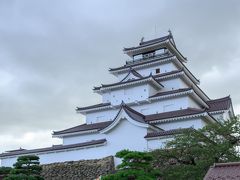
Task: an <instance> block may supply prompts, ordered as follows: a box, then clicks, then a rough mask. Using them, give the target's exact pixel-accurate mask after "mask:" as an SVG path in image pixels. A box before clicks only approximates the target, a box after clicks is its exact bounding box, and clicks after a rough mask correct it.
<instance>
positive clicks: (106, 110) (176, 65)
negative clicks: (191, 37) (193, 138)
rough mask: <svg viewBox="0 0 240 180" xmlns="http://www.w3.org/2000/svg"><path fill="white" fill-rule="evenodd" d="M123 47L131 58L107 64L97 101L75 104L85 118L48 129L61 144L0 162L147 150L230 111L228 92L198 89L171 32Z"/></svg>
mask: <svg viewBox="0 0 240 180" xmlns="http://www.w3.org/2000/svg"><path fill="white" fill-rule="evenodd" d="M123 51H124V53H125V54H126V55H128V56H129V57H130V59H131V60H130V61H127V62H126V63H125V64H124V65H123V66H120V67H117V68H110V69H109V72H110V73H111V74H112V75H114V76H116V78H117V81H116V82H115V83H112V84H102V85H101V86H97V87H94V88H93V91H94V92H95V93H98V94H99V95H101V96H102V103H100V104H95V105H92V106H87V107H78V108H77V109H76V111H77V113H81V114H83V115H85V116H86V123H85V124H82V125H79V126H76V127H72V128H68V129H65V130H61V131H55V132H53V137H57V138H62V139H63V144H62V145H60V146H53V147H49V148H42V149H35V150H25V149H21V150H17V151H8V152H6V153H3V154H1V155H0V158H1V160H2V165H11V163H12V162H13V161H14V160H15V159H16V157H18V156H20V155H25V154H37V155H39V156H40V161H41V163H52V162H61V161H70V160H80V159H94V158H102V157H106V156H109V155H115V153H116V152H118V151H120V150H123V149H130V150H136V151H151V150H153V149H156V148H161V147H163V146H164V142H166V141H167V140H169V139H171V138H172V136H173V135H175V134H177V133H181V131H182V130H183V129H186V128H195V129H198V128H202V127H203V126H205V125H206V124H209V123H218V121H224V120H225V119H228V118H230V117H233V116H234V112H233V107H232V103H231V99H230V97H229V96H227V97H224V98H220V99H214V100H212V99H210V98H209V97H208V96H207V95H206V94H205V93H204V92H203V91H202V90H201V89H200V87H199V84H200V81H199V80H198V79H197V78H196V77H195V76H194V75H193V73H192V72H191V71H190V70H189V69H188V68H187V67H186V63H187V59H186V58H185V57H184V56H183V55H182V54H181V53H180V52H179V50H178V49H177V47H176V44H175V42H174V38H173V36H172V34H171V32H169V34H168V35H166V36H164V37H161V38H157V39H153V40H149V41H144V40H143V39H142V40H141V42H140V43H139V45H138V46H136V47H130V48H124V50H123Z"/></svg>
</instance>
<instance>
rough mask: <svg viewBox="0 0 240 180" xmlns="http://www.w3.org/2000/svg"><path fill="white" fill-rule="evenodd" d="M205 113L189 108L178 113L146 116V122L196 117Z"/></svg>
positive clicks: (202, 110) (201, 110)
mask: <svg viewBox="0 0 240 180" xmlns="http://www.w3.org/2000/svg"><path fill="white" fill-rule="evenodd" d="M204 112H205V110H204V109H196V108H187V109H182V110H177V111H169V112H163V113H158V114H152V115H146V116H145V121H147V122H151V121H155V120H163V119H168V118H174V117H182V116H189V115H195V114H200V113H204Z"/></svg>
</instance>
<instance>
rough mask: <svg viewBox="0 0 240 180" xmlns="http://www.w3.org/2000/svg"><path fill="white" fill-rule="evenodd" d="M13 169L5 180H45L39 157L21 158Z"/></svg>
mask: <svg viewBox="0 0 240 180" xmlns="http://www.w3.org/2000/svg"><path fill="white" fill-rule="evenodd" d="M13 167H14V168H13V169H12V170H11V171H10V173H9V175H8V176H7V177H6V178H4V180H43V178H42V177H41V176H40V173H41V170H42V168H41V166H40V163H39V157H38V156H35V155H29V156H20V157H18V159H17V162H16V163H15V164H14V165H13Z"/></svg>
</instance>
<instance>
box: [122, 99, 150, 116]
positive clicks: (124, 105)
mask: <svg viewBox="0 0 240 180" xmlns="http://www.w3.org/2000/svg"><path fill="white" fill-rule="evenodd" d="M122 106H123V109H124V108H127V110H129V111H131V112H133V113H135V114H138V115H140V116H142V117H143V118H144V119H145V115H143V114H142V113H140V112H138V111H136V110H135V109H132V108H131V107H129V106H128V105H126V104H125V103H124V104H123V105H122Z"/></svg>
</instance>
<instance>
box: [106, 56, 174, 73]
mask: <svg viewBox="0 0 240 180" xmlns="http://www.w3.org/2000/svg"><path fill="white" fill-rule="evenodd" d="M173 56H174V55H167V56H159V58H157V59H154V58H153V59H152V60H144V61H135V62H134V63H133V64H125V65H123V66H120V67H117V68H110V69H109V71H110V72H111V71H117V70H122V69H126V68H130V67H131V68H134V67H135V66H139V65H143V64H148V63H152V62H157V61H161V60H164V59H167V58H171V57H173Z"/></svg>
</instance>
